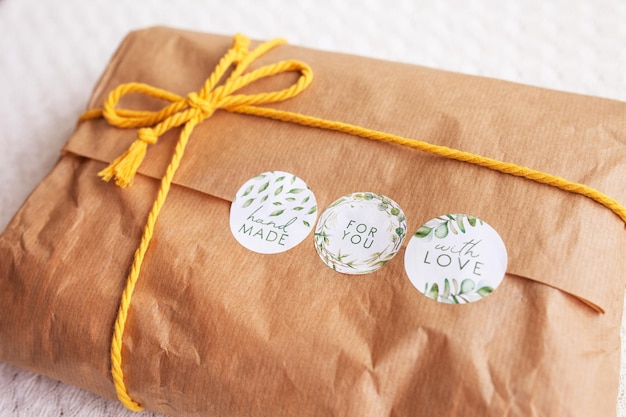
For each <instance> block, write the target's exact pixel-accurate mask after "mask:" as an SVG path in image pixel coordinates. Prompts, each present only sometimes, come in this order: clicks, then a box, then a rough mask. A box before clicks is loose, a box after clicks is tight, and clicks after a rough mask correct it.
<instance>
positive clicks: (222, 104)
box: [80, 35, 313, 411]
mask: <svg viewBox="0 0 626 417" xmlns="http://www.w3.org/2000/svg"><path fill="white" fill-rule="evenodd" d="M283 43H286V42H285V41H284V40H281V39H275V40H272V41H270V42H266V43H263V44H261V45H259V46H258V47H257V48H256V49H254V50H252V51H249V49H248V48H249V45H250V41H249V39H248V38H246V37H245V36H243V35H236V36H235V40H234V42H233V46H232V47H231V48H230V49H229V50H228V51H227V52H226V54H225V55H224V56H223V57H222V59H221V60H220V62H219V63H218V64H217V67H216V68H215V70H214V71H213V73H212V74H211V76H210V77H209V78H208V79H207V80H206V82H205V83H204V86H203V87H202V89H201V90H200V91H199V92H198V93H190V94H189V95H188V96H187V97H181V96H179V95H177V94H174V93H171V92H169V91H166V90H162V89H160V88H155V87H152V86H150V85H147V84H142V83H128V84H122V85H120V86H118V87H117V88H116V89H114V90H113V91H112V92H111V93H110V94H109V96H108V98H107V99H106V101H105V103H104V105H103V108H102V109H96V110H89V111H87V112H85V113H84V114H83V115H82V116H81V118H80V121H83V120H87V119H94V118H98V117H104V118H105V119H106V120H107V121H108V122H109V124H111V125H113V126H116V127H120V128H140V129H139V130H138V131H137V139H136V140H135V141H134V142H133V143H132V144H131V145H130V147H129V148H128V150H127V151H126V152H124V153H123V154H122V155H121V156H120V157H118V158H117V159H116V160H115V161H113V162H112V163H111V165H109V166H108V167H107V168H105V169H104V170H102V171H101V172H100V173H99V174H98V175H100V176H101V177H102V178H103V179H104V180H105V181H109V180H110V179H112V178H114V179H115V183H116V184H117V185H119V186H120V187H127V186H129V185H131V184H132V182H133V178H134V177H135V173H136V172H137V169H138V168H139V165H141V162H142V161H143V158H144V157H145V155H146V151H147V148H148V145H151V144H154V143H156V142H157V140H158V138H159V136H161V135H162V134H163V133H165V132H167V131H168V130H169V129H172V128H174V127H179V126H183V129H182V131H181V132H180V136H179V139H178V142H177V143H176V148H175V150H174V155H173V156H172V160H171V161H170V163H169V165H168V167H167V170H166V171H165V175H164V176H163V178H162V179H161V187H160V188H159V192H158V193H157V197H156V200H155V201H154V203H153V205H152V209H151V210H150V213H149V214H148V218H147V222H146V225H145V227H144V230H143V234H142V236H141V242H140V243H139V246H138V247H137V250H136V251H135V257H134V259H133V264H132V265H131V268H130V271H129V273H128V277H127V279H126V287H125V288H124V292H123V294H122V299H121V301H120V306H119V309H118V312H117V318H116V320H115V326H114V329H113V338H112V340H111V374H112V377H113V385H114V386H115V391H116V392H117V396H118V399H119V400H120V401H121V402H122V403H123V404H124V405H125V406H126V407H127V408H129V409H131V410H134V411H139V410H142V409H143V407H142V406H141V405H140V404H139V403H137V402H136V401H135V400H133V399H132V397H131V396H130V394H129V393H128V390H127V388H126V384H125V382H124V371H123V368H122V359H123V358H122V336H123V335H124V329H125V327H126V320H127V318H128V310H129V307H130V303H131V300H132V296H133V292H134V291H135V285H136V283H137V280H138V278H139V273H140V271H141V265H142V263H143V259H144V257H145V255H146V252H147V250H148V246H149V244H150V240H151V239H152V235H153V233H154V227H155V224H156V221H157V218H158V217H159V213H160V211H161V208H162V207H163V204H165V200H166V198H167V195H168V193H169V189H170V186H171V184H172V179H173V177H174V174H175V173H176V170H177V169H178V166H179V165H180V161H181V159H182V157H183V153H184V151H185V147H186V146H187V142H188V140H189V136H190V135H191V132H192V131H193V129H194V127H195V126H196V125H197V124H198V123H200V122H202V121H203V120H205V119H207V118H209V117H211V115H212V114H213V113H214V112H215V110H217V109H224V110H229V111H237V112H241V113H250V114H257V113H263V111H264V109H263V108H262V107H256V105H257V104H266V103H275V102H278V101H283V100H286V99H288V98H291V97H294V96H295V95H297V94H298V93H300V92H301V91H302V90H304V89H305V88H306V87H307V86H308V85H309V84H311V81H312V80H313V72H312V71H311V68H310V67H309V66H308V65H306V64H304V63H302V62H300V61H295V60H289V61H281V62H277V63H275V64H271V65H266V66H263V67H261V68H258V69H256V70H254V71H251V72H249V73H247V74H243V73H244V71H245V70H246V69H247V68H248V66H249V65H250V64H251V63H252V62H254V60H255V59H257V58H258V57H259V56H261V55H263V54H264V53H265V52H267V51H269V50H270V49H272V48H273V47H275V46H277V45H280V44H283ZM233 66H234V68H233V70H232V73H231V74H230V75H229V76H228V78H226V81H225V82H224V83H223V84H221V85H219V86H218V83H219V82H220V80H221V79H222V78H223V77H224V75H225V73H226V72H227V71H228V70H229V69H231V67H233ZM287 71H299V72H300V77H298V80H297V81H296V82H295V83H294V84H293V85H292V86H291V87H289V88H286V89H283V90H280V91H275V92H269V93H258V94H234V93H236V92H237V91H238V90H240V89H241V88H243V87H245V86H247V85H248V84H250V83H252V82H254V81H256V80H258V79H260V78H264V77H269V76H272V75H277V74H280V73H283V72H287ZM130 93H142V94H146V95H148V96H150V97H154V98H156V99H161V100H166V101H170V102H171V104H169V105H167V106H166V107H164V108H163V109H161V110H159V111H156V112H152V111H142V110H127V109H118V108H117V104H118V103H119V101H120V99H121V98H122V97H123V96H124V95H126V94H130Z"/></svg>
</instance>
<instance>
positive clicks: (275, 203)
mask: <svg viewBox="0 0 626 417" xmlns="http://www.w3.org/2000/svg"><path fill="white" fill-rule="evenodd" d="M272 204H273V205H275V206H282V205H283V203H281V202H280V201H274V202H273V203H272Z"/></svg>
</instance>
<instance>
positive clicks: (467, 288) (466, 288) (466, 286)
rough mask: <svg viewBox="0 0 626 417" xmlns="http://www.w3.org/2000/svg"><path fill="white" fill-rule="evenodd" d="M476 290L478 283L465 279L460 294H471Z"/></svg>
mask: <svg viewBox="0 0 626 417" xmlns="http://www.w3.org/2000/svg"><path fill="white" fill-rule="evenodd" d="M474 288H476V283H475V282H474V281H472V280H471V279H464V280H463V281H462V282H461V292H460V293H459V294H467V293H470V292H472V291H474Z"/></svg>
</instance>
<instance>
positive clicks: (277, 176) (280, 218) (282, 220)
mask: <svg viewBox="0 0 626 417" xmlns="http://www.w3.org/2000/svg"><path fill="white" fill-rule="evenodd" d="M316 219H317V202H316V201H315V196H314V195H313V192H312V191H311V190H310V189H309V187H308V186H307V184H306V183H305V182H304V181H303V180H302V179H300V178H298V177H297V176H295V175H293V174H290V173H288V172H283V171H270V172H264V173H262V174H259V175H257V176H256V177H254V178H252V179H250V180H248V181H247V182H246V183H245V184H244V185H242V186H241V188H240V189H239V191H237V194H236V195H235V198H234V199H233V204H232V206H231V209H230V229H231V232H232V233H233V236H234V237H235V239H236V240H237V241H238V242H239V243H240V244H241V245H243V246H244V247H246V248H247V249H250V250H251V251H253V252H257V253H264V254H269V253H280V252H284V251H286V250H289V249H291V248H293V247H294V246H296V245H297V244H299V243H300V242H302V241H303V240H304V239H305V238H306V237H307V236H308V234H309V233H310V232H311V230H312V229H313V225H314V224H315V220H316Z"/></svg>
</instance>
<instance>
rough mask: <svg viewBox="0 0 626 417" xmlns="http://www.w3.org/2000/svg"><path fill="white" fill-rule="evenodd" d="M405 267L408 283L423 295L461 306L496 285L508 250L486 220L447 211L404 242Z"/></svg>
mask: <svg viewBox="0 0 626 417" xmlns="http://www.w3.org/2000/svg"><path fill="white" fill-rule="evenodd" d="M404 266H405V269H406V273H407V275H408V277H409V279H410V281H411V283H412V284H413V285H414V286H415V288H417V289H418V290H419V291H420V292H422V293H423V294H424V295H426V296H427V297H428V298H431V299H433V300H436V301H439V302H441V303H448V304H466V303H471V302H474V301H479V300H481V299H483V298H484V297H486V296H488V295H489V294H491V293H492V291H493V290H494V289H495V288H496V287H497V286H498V285H500V283H501V282H502V280H503V278H504V275H505V273H506V267H507V253H506V247H505V245H504V242H503V241H502V238H501V237H500V235H498V233H497V232H496V231H495V230H494V229H493V228H492V227H491V226H490V225H488V224H487V223H486V222H484V221H482V220H481V219H478V218H476V217H473V216H469V215H465V214H446V215H444V216H439V217H436V218H434V219H431V220H429V221H428V222H426V223H425V224H424V225H423V226H422V227H420V228H419V229H418V230H417V232H416V233H415V235H413V237H412V238H411V240H410V241H409V243H408V245H407V248H406V252H405V255H404Z"/></svg>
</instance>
